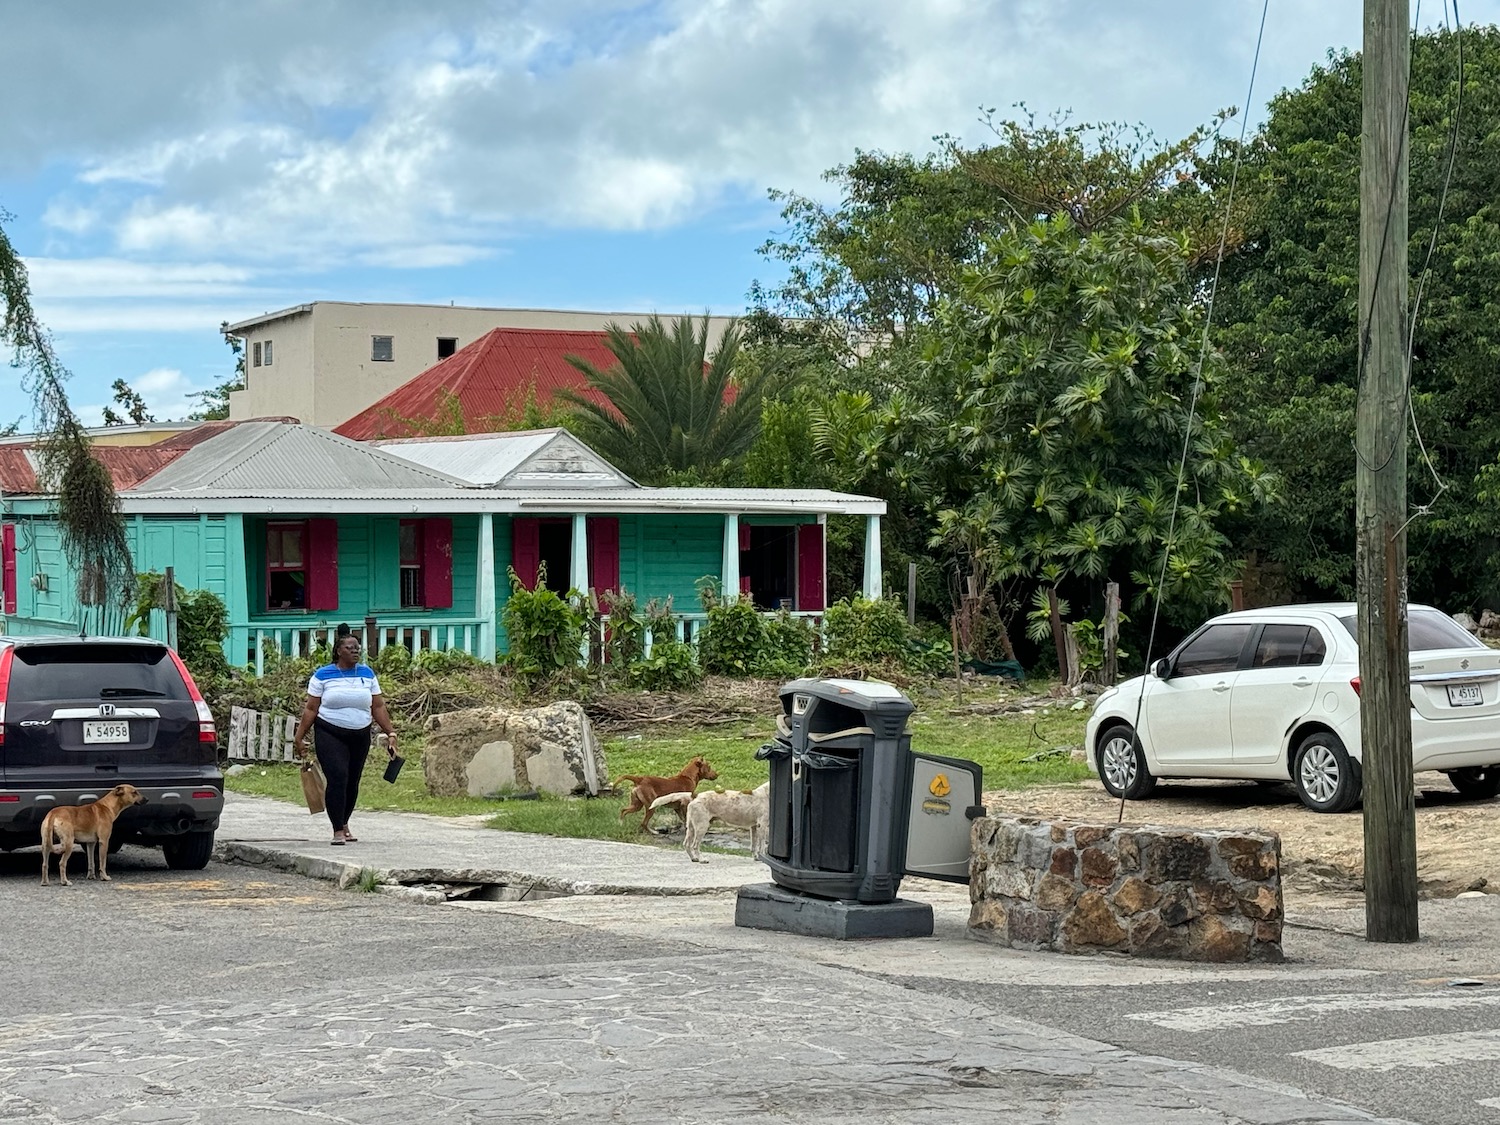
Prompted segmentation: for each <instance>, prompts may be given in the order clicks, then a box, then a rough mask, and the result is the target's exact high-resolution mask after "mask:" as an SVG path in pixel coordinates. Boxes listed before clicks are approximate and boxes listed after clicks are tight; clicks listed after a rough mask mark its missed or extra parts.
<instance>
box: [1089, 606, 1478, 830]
mask: <svg viewBox="0 0 1500 1125" xmlns="http://www.w3.org/2000/svg"><path fill="white" fill-rule="evenodd" d="M1408 637H1409V644H1410V650H1411V707H1412V710H1411V726H1412V764H1413V766H1414V768H1415V769H1417V770H1443V771H1445V772H1446V773H1447V775H1448V778H1449V780H1450V781H1452V783H1453V785H1454V787H1455V788H1456V789H1457V790H1458V791H1459V792H1460V793H1461V794H1463V795H1465V796H1467V797H1471V798H1475V799H1485V798H1489V797H1493V796H1495V795H1496V793H1500V651H1496V650H1495V649H1491V648H1489V647H1487V646H1486V645H1484V644H1483V643H1481V642H1480V641H1478V640H1477V639H1475V638H1474V637H1473V636H1471V635H1470V634H1469V633H1468V632H1467V631H1466V630H1465V629H1464V628H1463V627H1462V626H1460V625H1458V624H1457V623H1456V622H1454V621H1453V619H1452V618H1450V617H1448V616H1447V615H1446V614H1444V613H1442V612H1441V611H1439V610H1436V609H1433V608H1431V607H1430V606H1417V605H1414V606H1411V607H1410V611H1409V615H1408ZM1084 745H1085V746H1086V747H1087V748H1088V762H1089V768H1090V769H1092V770H1093V771H1094V772H1095V773H1096V774H1098V775H1099V780H1100V781H1102V782H1103V783H1104V788H1105V789H1107V790H1109V792H1110V793H1112V794H1114V795H1115V796H1116V797H1126V798H1129V799H1131V800H1138V799H1140V798H1142V797H1145V796H1146V795H1147V794H1149V793H1150V792H1151V790H1152V789H1153V788H1154V787H1155V785H1156V781H1157V779H1158V778H1162V777H1195V778H1196V777H1208V778H1217V777H1227V778H1245V779H1251V780H1257V781H1290V782H1291V783H1292V785H1293V786H1295V787H1296V790H1297V796H1299V797H1300V798H1301V799H1302V803H1303V804H1305V805H1307V807H1308V808H1310V809H1315V810H1317V811H1318V812H1343V811H1344V810H1346V809H1348V808H1351V807H1353V806H1354V805H1355V804H1356V803H1357V802H1358V801H1359V796H1360V784H1361V781H1360V760H1359V759H1360V740H1359V648H1358V645H1357V642H1356V641H1355V606H1354V603H1353V602H1344V603H1336V604H1327V605H1292V606H1280V607H1276V608H1272V609H1252V610H1244V611H1241V612H1239V613H1228V614H1225V615H1224V616H1222V617H1215V618H1214V619H1213V620H1212V621H1209V622H1208V623H1207V624H1205V625H1203V626H1202V627H1200V628H1199V629H1198V630H1197V632H1195V633H1193V634H1192V636H1190V637H1188V638H1187V639H1186V640H1185V641H1183V642H1182V644H1180V645H1178V646H1177V648H1176V650H1174V651H1173V652H1172V654H1171V655H1170V656H1167V657H1166V658H1165V659H1162V660H1158V661H1156V662H1155V664H1153V665H1152V667H1151V670H1150V672H1149V673H1148V674H1147V675H1144V676H1137V677H1136V678H1135V679H1132V680H1127V681H1126V682H1125V683H1123V684H1121V685H1120V686H1119V687H1115V688H1110V689H1109V690H1107V691H1105V692H1104V694H1102V695H1101V696H1099V699H1098V701H1097V703H1096V704H1095V705H1094V712H1093V715H1092V716H1090V718H1089V722H1088V729H1087V734H1086V741H1085V743H1084Z"/></svg>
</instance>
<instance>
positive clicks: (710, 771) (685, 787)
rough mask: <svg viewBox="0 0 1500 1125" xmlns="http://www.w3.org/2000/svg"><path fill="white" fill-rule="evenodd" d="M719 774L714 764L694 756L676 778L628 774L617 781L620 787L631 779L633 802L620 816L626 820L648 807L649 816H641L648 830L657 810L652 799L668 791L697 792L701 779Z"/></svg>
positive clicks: (712, 778)
mask: <svg viewBox="0 0 1500 1125" xmlns="http://www.w3.org/2000/svg"><path fill="white" fill-rule="evenodd" d="M718 776H719V775H718V774H717V773H715V772H714V768H713V766H711V765H709V764H708V763H707V762H705V761H704V760H703V759H702V758H694V759H693V760H692V761H691V762H689V763H688V764H687V765H685V766H683V767H682V772H681V773H679V774H677V775H676V776H675V777H651V776H644V777H642V776H637V775H636V774H629V773H627V774H625V775H624V776H622V777H621V778H620V779H619V780H618V781H616V782H615V786H616V788H618V787H619V784H620V782H621V781H628V782H630V783H631V784H632V786H633V788H632V789H631V790H630V803H629V804H627V805H626V806H625V807H624V808H623V809H621V810H620V819H621V820H624V819H625V817H626V816H628V815H629V814H630V813H633V812H639V811H640V810H641V809H645V810H646V815H645V816H643V817H642V818H641V828H642V829H645V828H646V826H647V825H649V824H650V823H651V816H652V814H653V813H655V812H656V810H655V809H653V808H652V807H651V802H652V801H654V800H656V799H657V798H658V797H665V796H666V795H667V794H668V793H693V792H695V791H696V790H697V788H698V784H699V782H703V781H713V780H715V779H716V778H717V777H718Z"/></svg>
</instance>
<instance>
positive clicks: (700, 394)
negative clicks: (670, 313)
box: [559, 315, 766, 484]
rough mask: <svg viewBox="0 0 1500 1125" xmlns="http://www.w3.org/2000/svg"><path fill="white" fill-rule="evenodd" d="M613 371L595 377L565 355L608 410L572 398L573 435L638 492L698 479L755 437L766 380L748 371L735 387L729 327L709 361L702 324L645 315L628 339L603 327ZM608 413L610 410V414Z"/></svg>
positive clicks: (566, 393) (735, 346)
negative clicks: (630, 479)
mask: <svg viewBox="0 0 1500 1125" xmlns="http://www.w3.org/2000/svg"><path fill="white" fill-rule="evenodd" d="M606 331H607V332H608V335H609V339H608V341H607V343H606V346H607V347H608V348H609V350H610V352H611V353H613V355H614V357H615V360H616V363H615V364H614V366H612V367H610V368H608V369H604V370H601V369H600V368H598V367H595V366H594V365H593V364H592V363H590V362H588V360H585V359H580V358H579V357H578V356H571V355H570V356H568V362H569V363H571V364H572V365H573V366H574V367H576V368H577V369H578V370H579V371H581V372H582V373H583V375H584V378H585V380H586V382H587V386H588V388H589V390H591V391H596V392H598V393H599V394H600V395H602V396H603V397H604V398H605V400H607V402H608V404H609V405H608V406H606V405H604V404H602V403H599V402H595V401H593V400H591V399H589V398H585V397H584V396H583V395H582V394H581V393H579V392H577V391H571V390H563V391H560V392H559V394H560V395H561V396H563V397H564V398H565V399H566V400H567V401H568V402H569V403H571V404H572V406H573V410H574V413H573V418H572V422H571V425H572V428H573V430H574V431H575V432H576V434H577V436H578V437H580V438H582V439H583V440H584V441H585V442H587V443H588V444H589V445H590V446H592V447H593V448H594V449H595V450H596V451H597V452H598V453H599V454H601V455H602V456H603V457H604V458H605V459H606V460H608V461H610V462H612V463H613V464H614V465H615V466H616V467H618V468H619V469H621V470H622V471H623V472H625V473H626V474H627V475H629V476H631V477H633V478H635V479H636V480H638V481H640V482H641V483H642V484H660V483H663V482H664V481H667V480H672V479H674V478H675V479H681V478H682V477H683V476H687V477H689V478H692V477H697V478H699V479H707V478H710V477H712V476H713V475H715V474H716V473H717V472H719V471H720V470H721V469H722V467H723V466H724V465H725V464H726V463H730V462H733V461H736V460H738V459H739V458H740V457H742V456H744V454H745V452H746V450H748V449H749V448H750V446H751V444H753V443H754V441H755V438H756V435H757V434H758V433H759V432H760V410H761V401H762V399H763V398H764V397H765V389H766V378H765V376H764V375H763V374H762V373H760V372H758V371H757V372H753V373H752V374H751V375H750V376H749V377H748V378H746V379H745V381H744V382H742V383H737V382H735V367H736V365H737V364H738V363H739V358H740V330H739V325H738V324H737V323H736V322H733V321H731V322H730V325H729V327H728V328H727V329H726V330H725V332H724V335H723V337H722V338H721V339H720V341H719V346H718V349H717V350H716V351H715V352H714V355H713V358H712V359H709V358H708V317H707V316H706V315H705V316H704V317H703V318H702V319H701V320H699V321H697V322H696V326H695V323H694V321H693V320H692V319H690V318H689V317H678V318H676V319H675V320H673V321H672V322H671V324H670V326H669V325H667V324H665V323H663V322H662V320H661V318H660V317H656V316H653V317H651V318H650V319H649V320H648V321H646V323H645V324H635V325H632V326H631V328H630V330H629V331H626V330H625V329H624V328H621V327H620V326H619V325H618V324H611V325H609V326H608V327H607V329H606ZM610 407H613V410H611V409H610Z"/></svg>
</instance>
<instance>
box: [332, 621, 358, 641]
mask: <svg viewBox="0 0 1500 1125" xmlns="http://www.w3.org/2000/svg"><path fill="white" fill-rule="evenodd" d="M353 635H354V634H353V633H351V632H350V631H349V626H348V625H345V624H342V623H341V624H340V625H339V627H338V628H337V629H335V630H334V631H333V637H334V640H336V641H341V640H343V639H344V638H345V637H352V636H353Z"/></svg>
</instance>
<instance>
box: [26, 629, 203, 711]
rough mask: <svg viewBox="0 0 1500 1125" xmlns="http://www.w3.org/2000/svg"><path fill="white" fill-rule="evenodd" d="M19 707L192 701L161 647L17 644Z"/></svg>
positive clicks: (91, 644) (178, 674) (174, 667)
mask: <svg viewBox="0 0 1500 1125" xmlns="http://www.w3.org/2000/svg"><path fill="white" fill-rule="evenodd" d="M8 694H9V696H10V698H11V700H13V701H14V702H16V703H23V702H24V703H49V702H52V701H53V700H61V699H132V698H134V699H177V700H184V699H188V698H189V696H188V690H187V685H186V684H185V683H183V680H182V676H181V674H180V673H179V672H178V671H177V666H176V665H175V664H174V663H172V661H171V660H170V659H169V658H168V656H167V650H166V649H165V648H163V647H162V646H160V645H122V644H109V643H104V644H99V643H97V642H95V643H84V644H40V645H17V646H16V649H15V659H14V662H13V663H12V664H11V670H10V685H9V692H8Z"/></svg>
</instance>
